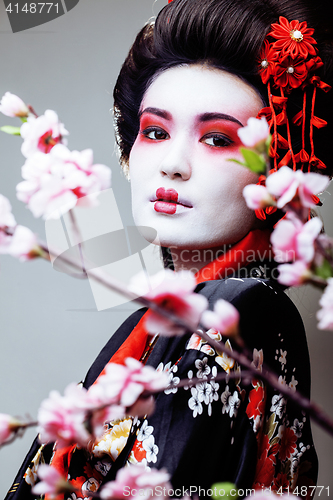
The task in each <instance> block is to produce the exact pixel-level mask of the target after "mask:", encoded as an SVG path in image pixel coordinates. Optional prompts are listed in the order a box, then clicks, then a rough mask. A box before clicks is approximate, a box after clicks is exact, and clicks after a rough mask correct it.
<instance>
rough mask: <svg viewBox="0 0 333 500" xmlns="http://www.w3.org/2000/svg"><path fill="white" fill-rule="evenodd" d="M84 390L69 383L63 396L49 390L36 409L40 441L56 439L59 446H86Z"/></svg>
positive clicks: (88, 437) (87, 436)
mask: <svg viewBox="0 0 333 500" xmlns="http://www.w3.org/2000/svg"><path fill="white" fill-rule="evenodd" d="M85 420H86V390H85V389H82V388H80V387H79V386H77V385H76V384H70V385H69V386H68V387H67V388H66V389H65V392H64V396H61V394H60V393H59V392H58V391H51V393H50V395H49V398H48V399H45V400H44V401H43V402H42V404H41V406H40V408H39V410H38V427H39V429H38V430H39V433H40V441H41V442H42V443H44V442H47V441H57V443H58V446H59V447H64V446H68V445H70V444H72V443H78V444H79V445H81V446H86V445H87V444H88V442H89V440H90V439H91V435H90V434H89V433H88V431H87V429H86V427H85Z"/></svg>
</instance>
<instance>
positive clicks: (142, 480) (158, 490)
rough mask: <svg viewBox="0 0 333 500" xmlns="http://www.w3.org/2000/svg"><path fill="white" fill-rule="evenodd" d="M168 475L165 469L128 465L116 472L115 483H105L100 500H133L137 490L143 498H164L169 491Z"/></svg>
mask: <svg viewBox="0 0 333 500" xmlns="http://www.w3.org/2000/svg"><path fill="white" fill-rule="evenodd" d="M169 478H170V476H169V474H168V473H167V472H166V470H165V469H161V470H157V469H151V470H146V469H145V467H144V465H140V464H138V465H130V466H129V467H123V468H122V469H120V470H119V471H118V472H117V475H116V479H115V481H111V482H109V483H106V484H105V485H104V486H103V487H102V489H101V491H100V497H101V499H102V500H112V499H114V498H115V499H123V498H128V499H129V500H134V499H135V498H136V497H137V495H138V492H139V490H140V491H141V492H142V493H143V496H144V497H145V498H151V497H157V496H159V497H165V496H168V494H167V492H168V490H169V489H171V485H170V483H169Z"/></svg>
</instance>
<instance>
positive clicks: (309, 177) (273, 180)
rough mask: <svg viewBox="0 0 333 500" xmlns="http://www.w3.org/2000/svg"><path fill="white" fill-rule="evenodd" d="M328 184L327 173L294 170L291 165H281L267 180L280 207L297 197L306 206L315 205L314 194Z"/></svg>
mask: <svg viewBox="0 0 333 500" xmlns="http://www.w3.org/2000/svg"><path fill="white" fill-rule="evenodd" d="M328 184H329V177H327V176H325V175H320V174H315V173H312V172H308V173H303V172H302V171H301V170H296V171H294V170H292V169H291V168H289V167H281V168H280V169H279V170H278V171H277V172H274V173H273V174H271V175H269V176H268V177H267V180H266V187H267V189H268V191H269V192H270V193H271V194H272V195H273V196H276V197H277V198H278V201H277V207H278V208H283V207H285V206H286V205H287V204H289V203H291V202H292V201H294V200H295V199H296V198H297V197H299V200H300V203H301V204H302V205H303V206H304V207H314V206H315V202H314V200H313V195H317V194H318V193H321V192H322V191H324V189H326V187H327V186H328Z"/></svg>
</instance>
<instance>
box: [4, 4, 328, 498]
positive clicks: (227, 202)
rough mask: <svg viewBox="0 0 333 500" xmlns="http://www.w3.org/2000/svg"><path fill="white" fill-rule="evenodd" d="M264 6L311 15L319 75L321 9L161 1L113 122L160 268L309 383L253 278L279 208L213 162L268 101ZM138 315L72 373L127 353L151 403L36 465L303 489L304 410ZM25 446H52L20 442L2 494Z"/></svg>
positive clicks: (268, 20) (296, 381) (292, 320)
mask: <svg viewBox="0 0 333 500" xmlns="http://www.w3.org/2000/svg"><path fill="white" fill-rule="evenodd" d="M279 16H283V17H285V18H286V19H287V20H289V21H291V20H295V19H297V20H299V21H307V23H308V26H311V27H313V28H316V32H315V37H316V40H317V42H318V45H317V46H318V49H319V53H320V56H321V57H322V59H323V61H324V66H323V68H321V74H320V76H322V78H323V79H324V80H325V81H327V82H328V83H330V81H331V80H332V75H331V74H330V73H329V72H328V71H329V68H330V66H329V63H330V61H331V56H332V51H331V49H330V48H329V44H328V41H329V40H331V33H330V31H329V27H324V26H323V27H322V29H319V25H320V22H321V20H319V19H318V18H317V12H316V13H315V12H314V8H312V9H311V8H310V6H309V5H308V3H307V2H303V1H293V2H292V1H288V2H284V1H281V0H280V1H279V2H277V1H273V0H266V1H265V2H262V1H254V0H251V1H245V0H233V1H232V2H231V1H230V0H173V2H171V3H169V5H168V6H166V7H165V8H164V9H162V11H161V12H160V14H159V16H158V17H157V19H156V22H155V23H154V24H148V25H147V26H145V27H144V28H143V30H142V31H141V32H140V33H139V35H138V37H137V39H136V41H135V43H134V45H133V47H132V48H131V50H130V53H129V56H128V58H127V59H126V61H125V63H124V66H123V68H122V70H121V73H120V75H119V78H118V81H117V84H116V87H115V92H114V97H115V120H116V132H117V141H118V146H119V148H120V153H121V163H122V165H123V167H124V169H125V171H126V172H127V173H128V174H129V177H130V180H131V186H132V197H133V214H134V218H135V221H136V223H137V224H138V225H145V226H150V227H153V228H154V229H155V230H156V232H157V237H156V238H155V239H154V243H156V244H159V245H161V247H162V250H163V254H164V259H165V263H166V266H169V267H170V266H171V267H174V268H175V270H176V271H179V270H181V269H190V270H192V272H194V273H195V275H196V279H197V283H198V287H197V289H196V291H197V292H198V293H200V294H202V295H204V296H206V297H207V299H208V300H209V304H210V308H212V307H213V305H214V303H215V302H216V300H217V299H219V298H224V299H226V300H228V301H230V302H232V303H233V304H234V305H235V307H237V309H238V310H239V312H240V317H241V319H240V330H241V334H242V337H243V339H244V341H245V343H246V344H247V346H248V348H249V349H250V350H251V351H252V352H253V363H254V365H255V366H256V367H257V368H258V369H259V370H260V368H261V365H262V363H263V361H264V362H265V363H266V364H267V365H269V366H270V367H271V368H272V369H273V370H274V371H275V372H276V373H277V375H278V376H279V377H280V380H281V383H286V384H288V385H289V387H291V388H293V389H295V390H297V391H300V392H301V393H303V394H305V395H307V396H309V388H310V379H309V360H308V353H307V346H306V339H305V334H304V329H303V325H302V322H301V319H300V317H299V315H298V313H297V311H296V309H295V307H294V306H293V305H292V303H291V302H290V300H289V299H288V298H287V297H286V295H285V294H284V293H283V290H282V289H281V288H280V287H279V285H278V284H277V283H276V282H275V281H274V280H273V279H270V277H269V275H270V272H271V271H272V269H273V270H274V262H273V261H272V257H271V254H270V248H269V235H270V228H271V227H272V225H273V224H274V223H275V222H276V220H277V219H278V218H279V216H280V214H278V213H275V214H273V215H268V214H265V215H264V216H263V215H262V214H261V219H258V218H257V217H256V216H255V214H254V212H252V211H250V210H249V209H248V208H247V206H246V204H245V201H244V199H243V197H242V191H243V187H244V186H245V185H247V184H249V183H256V182H257V181H258V176H257V175H256V174H254V173H252V172H250V171H249V170H247V169H245V168H243V167H242V166H240V165H237V164H236V163H230V162H229V161H228V160H229V159H231V158H238V159H240V156H239V147H240V145H241V143H240V140H239V138H238V135H237V130H238V129H239V128H240V127H242V126H244V125H245V124H246V122H247V119H248V118H249V117H251V116H256V115H257V114H258V113H259V112H260V110H262V108H264V107H267V105H268V103H269V101H270V96H269V95H268V93H267V86H266V84H264V83H263V82H262V79H261V77H260V71H261V70H260V68H259V69H258V59H259V55H260V52H261V49H262V47H263V43H264V40H265V37H266V35H267V33H268V32H269V31H270V29H271V24H272V23H276V22H278V20H279ZM296 36H297V34H296ZM295 43H297V42H295ZM262 68H264V66H262ZM318 74H319V73H318ZM303 97H304V91H303V90H302V89H301V88H297V89H296V90H295V91H293V92H292V94H291V95H290V97H289V98H288V111H287V113H288V114H290V120H289V121H290V129H291V137H292V145H293V147H295V148H296V147H297V145H298V144H301V143H302V139H303V137H302V134H301V131H300V127H296V126H293V124H292V121H291V118H292V116H294V114H295V113H296V112H297V111H299V109H302V99H303ZM328 99H330V97H329V96H326V94H325V95H324V96H321V95H318V97H317V101H316V113H317V114H318V115H319V116H320V117H321V118H323V119H325V113H326V114H327V110H328V109H329V106H328ZM317 110H318V111H317ZM288 123H289V122H288ZM319 132H320V133H318V134H315V139H316V148H317V149H318V151H320V157H321V159H322V160H323V161H324V162H325V163H326V164H327V168H326V169H325V173H326V174H329V173H330V165H329V164H328V162H327V161H326V158H327V157H328V156H327V155H328V152H327V147H326V139H327V134H328V133H329V132H330V129H329V127H327V129H323V130H320V131H319ZM303 135H304V134H303ZM316 135H318V137H316ZM304 141H305V142H304V144H302V146H303V145H304V148H307V147H308V144H307V141H306V138H305V139H304ZM281 143H282V145H283V141H281V140H280V141H279V143H278V146H279V148H277V151H276V152H277V153H278V152H279V153H280V154H281V151H280V146H281ZM289 150H290V148H289ZM283 154H284V153H283ZM289 160H290V159H289ZM289 160H288V161H289ZM292 160H294V158H292ZM286 161H287V160H286ZM317 165H318V163H317ZM298 166H299V165H298ZM263 217H265V220H262V219H263ZM250 256H251V257H250ZM145 312H146V310H144V309H143V310H139V311H137V312H136V313H134V314H133V315H132V316H130V318H128V320H127V321H126V322H125V323H124V324H123V325H122V326H121V327H120V328H119V330H118V331H117V332H116V333H115V334H114V336H113V337H112V338H111V340H110V341H109V342H108V344H107V345H106V346H105V347H104V349H103V350H102V351H101V353H100V355H99V356H98V358H97V359H96V361H95V363H94V364H93V365H92V367H91V368H90V370H89V372H88V374H87V377H86V380H85V382H84V385H85V387H89V386H90V385H91V384H93V383H94V381H95V380H96V379H97V377H98V376H99V375H100V373H101V372H102V370H103V368H104V367H105V365H106V364H107V363H108V362H109V361H110V360H111V361H112V362H122V361H123V360H124V358H125V357H126V356H128V355H131V356H133V357H136V358H137V359H139V360H142V361H144V362H146V363H147V364H149V365H152V366H154V367H156V368H157V369H159V370H167V371H168V373H169V375H170V379H172V382H173V385H172V387H171V388H170V389H168V390H166V391H165V392H164V393H162V394H160V395H158V396H157V398H156V410H155V412H154V414H153V415H151V416H150V417H148V419H145V420H144V421H142V422H140V424H139V426H138V427H134V426H133V423H132V420H131V419H130V418H129V417H128V418H127V419H124V420H123V421H121V422H116V423H112V424H110V425H109V429H108V431H107V432H106V434H105V435H104V436H103V438H102V439H101V440H100V442H99V443H96V444H95V447H94V449H93V453H92V454H88V453H86V452H85V451H84V450H79V449H76V448H75V447H72V448H71V449H65V450H57V451H56V452H55V454H54V456H53V457H52V465H53V466H54V467H55V468H57V469H58V470H61V471H62V472H63V473H64V474H67V475H68V477H69V481H70V482H71V484H72V485H73V486H75V487H78V488H79V489H81V491H82V495H81V496H82V497H83V496H89V491H96V489H98V488H99V487H100V486H101V485H102V484H103V483H105V482H107V481H109V480H111V479H112V478H114V477H115V474H116V472H117V470H119V468H120V467H122V466H124V465H125V464H126V463H127V462H129V463H137V462H143V463H145V464H147V465H148V466H150V467H157V468H161V467H166V468H167V469H168V471H169V473H170V474H171V477H172V485H173V487H174V489H175V490H177V491H178V492H179V491H180V493H181V495H180V496H182V495H183V494H184V492H185V491H186V490H187V491H188V493H192V494H193V493H199V495H200V496H202V497H204V496H209V493H207V491H208V490H209V488H210V487H211V486H212V484H214V483H215V482H220V481H230V482H234V483H235V484H236V485H237V487H238V488H241V489H246V488H252V487H255V488H259V489H261V488H265V487H267V488H271V489H273V490H275V491H278V492H280V493H282V492H286V491H288V490H289V491H296V493H297V491H299V493H300V494H302V495H304V494H306V495H307V494H309V495H310V493H311V489H310V488H309V486H311V485H314V484H315V482H316V476H317V458H316V453H315V450H314V447H313V443H312V437H311V430H310V424H309V418H308V416H307V415H306V414H305V413H303V412H301V411H300V410H299V409H298V408H296V407H294V406H293V405H292V403H291V402H290V401H288V402H287V401H286V400H285V399H284V398H283V397H282V395H281V394H279V393H278V392H277V391H274V390H273V389H272V388H270V387H266V386H265V385H264V384H262V383H261V382H260V381H258V380H251V381H246V380H245V381H244V380H242V377H241V369H240V367H239V366H237V364H235V363H234V362H233V360H231V359H229V358H227V357H225V356H221V355H218V354H217V353H216V352H215V351H214V349H212V348H211V347H210V346H209V345H208V344H207V343H203V342H202V341H200V339H199V338H198V337H197V336H196V335H194V334H193V335H191V333H189V334H187V335H186V336H184V337H176V338H166V337H160V338H158V339H157V340H156V339H154V341H152V339H151V337H149V336H148V334H147V332H146V330H145V327H144V313H145ZM214 335H216V336H217V337H218V334H214ZM220 371H225V372H227V373H232V375H233V376H232V377H230V380H227V381H225V382H219V383H217V382H215V381H214V380H212V381H210V382H207V380H206V379H205V377H206V375H208V374H209V375H213V376H214V374H216V373H218V372H220ZM191 377H199V378H202V383H201V384H199V385H198V386H196V387H187V388H185V389H178V388H177V384H178V381H179V379H181V378H191ZM120 438H121V442H122V445H121V446H120V445H119V446H118V444H119V443H120V441H117V439H120ZM41 456H43V459H44V460H46V461H47V462H49V461H50V459H51V456H52V444H49V445H46V446H45V447H43V449H40V448H39V445H38V443H35V444H34V445H33V447H32V450H31V451H30V453H29V455H28V457H27V459H26V461H25V462H24V464H23V466H22V468H21V470H20V472H19V474H18V476H17V478H16V481H15V484H16V487H13V488H12V492H11V493H9V495H8V497H7V498H8V499H12V498H15V499H18V498H29V492H30V485H31V483H32V482H33V472H36V468H37V464H38V463H39V462H40V461H41ZM31 461H32V462H31ZM302 487H303V489H301V488H302ZM200 488H201V490H200ZM296 488H298V489H296ZM177 495H178V493H177ZM68 498H76V497H75V496H74V494H73V495H72V497H68Z"/></svg>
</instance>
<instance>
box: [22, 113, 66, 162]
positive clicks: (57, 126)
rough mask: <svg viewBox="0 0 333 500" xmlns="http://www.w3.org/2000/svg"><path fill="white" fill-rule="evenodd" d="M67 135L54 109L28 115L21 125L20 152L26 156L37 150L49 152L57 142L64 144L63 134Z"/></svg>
mask: <svg viewBox="0 0 333 500" xmlns="http://www.w3.org/2000/svg"><path fill="white" fill-rule="evenodd" d="M65 135H68V131H67V130H66V129H65V127H64V125H63V123H61V122H60V121H59V118H58V115H57V113H56V112H55V111H53V110H51V109H47V110H46V111H45V113H44V115H41V116H38V118H35V117H34V116H29V118H28V120H27V122H25V123H23V124H22V126H21V136H22V138H23V139H24V140H23V143H22V146H21V152H22V154H23V156H25V157H26V158H28V157H29V156H31V155H32V154H34V153H36V152H37V151H41V152H42V153H49V152H50V151H51V149H52V148H53V147H54V146H55V145H56V144H59V143H63V144H66V140H65V139H64V136H65Z"/></svg>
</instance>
